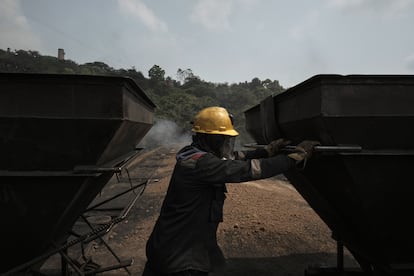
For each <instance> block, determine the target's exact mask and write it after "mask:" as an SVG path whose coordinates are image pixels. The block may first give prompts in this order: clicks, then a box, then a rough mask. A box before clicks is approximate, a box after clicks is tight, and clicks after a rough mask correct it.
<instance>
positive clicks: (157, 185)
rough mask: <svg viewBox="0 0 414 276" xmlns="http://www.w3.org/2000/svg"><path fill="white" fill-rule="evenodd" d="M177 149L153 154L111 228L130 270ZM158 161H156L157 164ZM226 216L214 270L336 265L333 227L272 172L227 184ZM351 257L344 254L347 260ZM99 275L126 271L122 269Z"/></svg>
mask: <svg viewBox="0 0 414 276" xmlns="http://www.w3.org/2000/svg"><path fill="white" fill-rule="evenodd" d="M176 150H177V149H176V148H175V149H162V150H161V151H159V152H158V153H157V156H158V157H157V158H154V162H155V163H156V164H154V166H153V167H152V168H149V169H153V170H154V169H156V171H155V173H154V174H153V175H152V181H151V182H150V183H149V185H148V186H147V188H146V190H145V192H144V194H143V195H142V197H141V198H140V199H139V201H138V202H137V203H136V204H135V207H134V209H133V210H132V211H131V213H130V214H129V216H128V219H127V220H126V221H124V222H122V223H121V224H120V225H117V227H116V228H115V229H114V230H113V231H112V232H111V234H110V235H109V237H108V242H109V244H110V245H111V247H112V248H113V249H114V251H115V252H116V253H117V254H118V255H119V256H120V257H121V258H123V259H127V258H131V257H133V258H134V263H133V265H132V266H130V267H129V270H130V271H131V273H132V275H141V272H142V269H143V266H144V264H145V261H146V257H145V242H146V240H147V238H148V236H149V234H150V232H151V230H152V227H153V225H154V223H155V220H156V219H157V216H158V213H159V209H160V207H161V204H162V201H163V198H164V196H165V193H166V189H167V187H168V182H169V178H170V175H171V172H172V169H173V166H174V164H175V152H176ZM155 165H156V166H155ZM227 187H228V195H227V199H226V203H225V207H224V222H223V223H222V224H221V225H220V228H219V230H218V241H219V244H220V245H221V247H222V249H223V252H224V254H225V256H226V258H227V262H228V264H227V266H226V269H225V270H224V271H222V272H220V273H216V274H214V275H215V276H216V275H223V276H230V275H238V276H240V275H269V276H271V275H278V276H283V275H286V276H287V275H291V276H302V275H303V274H304V270H305V269H306V268H307V267H309V266H313V265H315V266H321V265H322V266H323V265H327V266H334V265H335V263H336V244H335V242H334V241H333V240H332V239H331V232H330V230H329V229H328V228H327V226H326V225H325V224H324V223H323V222H322V221H321V219H320V218H319V217H318V215H317V214H316V213H315V212H314V211H313V210H312V209H311V208H310V207H309V206H308V204H307V203H306V202H305V201H304V199H303V198H302V197H301V196H300V195H299V194H298V193H297V191H296V190H295V189H294V188H293V187H292V186H291V185H290V184H289V183H287V182H285V181H283V178H281V177H276V178H271V179H266V180H260V181H254V182H249V183H243V184H228V185H227ZM92 251H93V252H91V253H93V258H94V260H96V261H97V262H98V263H105V264H106V265H109V264H111V263H113V262H114V259H113V258H112V256H111V255H110V254H108V252H107V250H105V249H104V247H103V246H99V245H98V246H96V247H95V248H94V249H93V250H92ZM350 262H352V259H351V258H350V257H349V256H347V257H346V259H345V265H346V264H347V263H350ZM103 275H127V273H126V272H125V271H124V270H117V271H111V272H106V273H104V274H103Z"/></svg>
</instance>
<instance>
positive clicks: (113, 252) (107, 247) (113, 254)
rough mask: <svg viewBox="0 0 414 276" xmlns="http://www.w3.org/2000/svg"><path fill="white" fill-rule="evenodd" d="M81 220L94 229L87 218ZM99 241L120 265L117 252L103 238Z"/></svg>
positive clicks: (126, 269) (83, 217)
mask: <svg viewBox="0 0 414 276" xmlns="http://www.w3.org/2000/svg"><path fill="white" fill-rule="evenodd" d="M81 218H82V219H83V220H84V221H85V222H86V224H87V225H88V226H89V227H90V228H91V229H93V227H92V224H91V223H90V222H89V221H88V220H87V219H86V218H85V216H84V215H82V216H81ZM98 238H99V240H100V241H101V242H102V243H103V244H104V245H105V247H106V249H108V250H109V252H111V254H112V256H113V257H114V258H115V259H116V260H117V261H118V263H121V259H120V258H119V257H118V255H116V253H115V251H113V250H112V248H111V247H110V246H109V245H108V244H107V243H106V241H105V240H104V239H103V238H102V237H98ZM124 269H125V271H126V272H127V273H128V275H131V272H130V271H129V270H128V268H126V267H124Z"/></svg>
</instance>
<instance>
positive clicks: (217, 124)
mask: <svg viewBox="0 0 414 276" xmlns="http://www.w3.org/2000/svg"><path fill="white" fill-rule="evenodd" d="M192 131H194V132H197V133H206V134H221V135H228V136H237V135H239V133H238V132H237V131H236V130H234V128H233V124H232V122H231V118H230V115H229V113H228V112H227V110H226V109H225V108H223V107H218V106H212V107H207V108H204V109H202V110H201V111H200V112H199V113H198V114H197V115H196V116H195V118H194V123H193V129H192Z"/></svg>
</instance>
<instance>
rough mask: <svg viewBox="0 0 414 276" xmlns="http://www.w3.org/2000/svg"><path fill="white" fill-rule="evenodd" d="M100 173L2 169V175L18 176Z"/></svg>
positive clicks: (95, 173) (96, 174) (91, 174)
mask: <svg viewBox="0 0 414 276" xmlns="http://www.w3.org/2000/svg"><path fill="white" fill-rule="evenodd" d="M99 175H100V173H97V172H93V173H91V172H88V173H86V171H84V173H78V172H75V171H72V170H70V171H8V170H0V176H18V177H26V176H33V177H45V176H46V177H56V176H72V177H80V176H92V177H95V176H99Z"/></svg>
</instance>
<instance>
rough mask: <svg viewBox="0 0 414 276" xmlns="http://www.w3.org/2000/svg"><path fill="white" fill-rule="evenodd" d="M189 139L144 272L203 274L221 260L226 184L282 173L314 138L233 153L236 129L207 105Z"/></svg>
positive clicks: (153, 275) (219, 109)
mask: <svg viewBox="0 0 414 276" xmlns="http://www.w3.org/2000/svg"><path fill="white" fill-rule="evenodd" d="M192 131H193V142H192V144H191V145H188V146H186V147H184V148H183V149H181V150H180V151H179V152H178V153H177V155H176V160H177V162H176V165H175V168H174V171H173V174H172V176H171V180H170V183H169V187H168V190H167V194H166V196H165V199H164V202H163V204H162V207H161V212H160V215H159V217H158V220H157V221H156V223H155V226H154V229H153V231H152V233H151V235H150V237H149V239H148V241H147V245H146V254H147V263H146V265H145V269H144V272H143V274H142V275H143V276H167V275H168V276H193V275H208V273H209V272H211V271H214V270H217V269H218V268H221V267H223V265H224V263H225V259H224V256H223V253H222V251H221V249H220V247H219V246H218V244H217V239H216V232H217V227H218V225H219V223H220V222H222V221H223V204H224V200H225V198H226V192H227V190H226V184H225V183H240V182H246V181H250V180H255V179H263V178H268V177H271V176H274V175H277V174H280V173H283V172H285V171H287V170H289V169H290V168H292V167H294V166H295V165H297V164H298V163H301V162H303V161H304V160H305V159H307V158H309V157H310V155H311V153H312V149H313V147H314V146H315V145H316V144H318V143H317V142H314V141H303V142H302V143H300V144H299V145H298V147H296V150H295V151H293V152H289V153H284V154H281V153H280V149H281V148H283V147H284V146H286V145H287V143H288V142H287V141H285V140H283V139H278V140H276V141H273V142H271V143H270V144H269V145H266V146H265V147H264V148H262V149H256V150H252V151H239V152H234V151H233V150H234V149H233V148H234V141H235V137H236V136H237V135H238V134H239V133H238V132H237V131H236V130H235V129H234V128H233V123H232V118H231V116H230V115H229V113H228V112H227V110H226V109H224V108H222V107H215V106H214V107H207V108H205V109H203V110H201V111H200V112H199V113H198V114H197V115H196V116H195V119H194V121H193V127H192Z"/></svg>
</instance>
